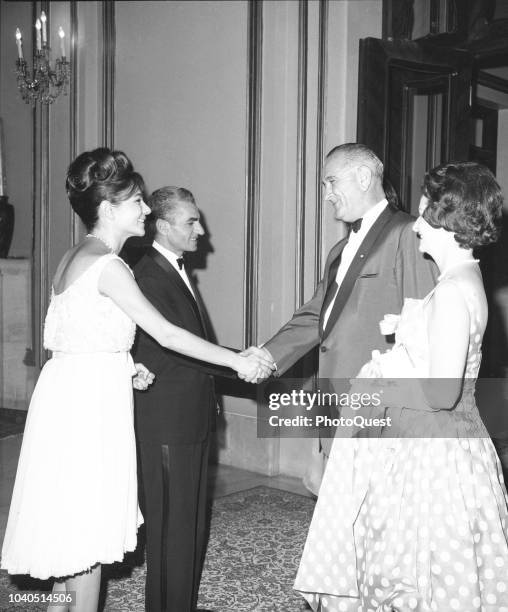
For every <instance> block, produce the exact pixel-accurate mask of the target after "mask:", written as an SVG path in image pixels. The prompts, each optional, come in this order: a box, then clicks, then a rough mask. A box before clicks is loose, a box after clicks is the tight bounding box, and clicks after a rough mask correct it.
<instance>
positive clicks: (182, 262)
mask: <svg viewBox="0 0 508 612" xmlns="http://www.w3.org/2000/svg"><path fill="white" fill-rule="evenodd" d="M176 263H177V264H178V268H179V269H180V270H181V269H182V268H183V266H184V263H185V261H184V259H183V257H179V258H178V259H177V260H176Z"/></svg>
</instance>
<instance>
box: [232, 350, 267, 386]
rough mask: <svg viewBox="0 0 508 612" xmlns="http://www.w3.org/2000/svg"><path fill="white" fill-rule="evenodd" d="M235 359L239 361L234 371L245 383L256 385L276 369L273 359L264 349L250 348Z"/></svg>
mask: <svg viewBox="0 0 508 612" xmlns="http://www.w3.org/2000/svg"><path fill="white" fill-rule="evenodd" d="M237 357H238V359H239V360H240V361H239V362H238V365H237V367H235V369H236V371H237V373H238V377H239V378H241V379H242V380H245V382H249V383H254V384H255V383H258V382H260V381H262V380H264V379H265V378H268V377H269V376H271V375H272V373H273V372H274V371H275V370H276V369H277V366H276V365H275V361H274V360H273V357H272V356H271V354H270V352H269V351H268V350H267V349H265V348H260V347H257V346H250V347H249V348H247V349H245V350H244V351H242V352H241V353H239V354H238V355H237Z"/></svg>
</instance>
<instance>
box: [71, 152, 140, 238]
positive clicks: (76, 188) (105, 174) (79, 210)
mask: <svg viewBox="0 0 508 612" xmlns="http://www.w3.org/2000/svg"><path fill="white" fill-rule="evenodd" d="M65 187H66V189H67V195H68V197H69V201H70V203H71V206H72V208H73V210H74V212H75V213H76V214H77V215H79V217H80V219H81V221H83V223H84V225H85V227H86V229H87V231H91V230H92V229H93V227H94V226H95V224H96V223H97V220H98V210H99V204H100V203H101V202H102V201H103V200H108V201H109V202H111V203H112V204H118V203H119V202H122V201H124V200H127V199H128V198H130V197H132V196H133V195H134V194H135V193H137V192H141V193H142V194H143V195H144V192H145V184H144V181H143V178H142V177H141V175H140V174H138V173H137V172H135V171H134V168H133V167H132V163H131V162H130V160H129V158H128V157H127V156H126V155H125V153H122V151H111V149H107V148H105V147H102V148H99V149H94V150H93V151H85V152H84V153H81V155H78V157H76V159H75V160H74V161H73V162H72V163H71V164H70V166H69V169H68V170H67V179H66V181H65Z"/></svg>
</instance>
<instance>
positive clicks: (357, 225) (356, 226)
mask: <svg viewBox="0 0 508 612" xmlns="http://www.w3.org/2000/svg"><path fill="white" fill-rule="evenodd" d="M349 227H350V228H351V231H353V232H355V234H356V232H358V231H359V230H360V228H361V227H362V219H357V220H356V221H353V223H350V224H349Z"/></svg>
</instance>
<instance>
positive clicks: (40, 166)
mask: <svg viewBox="0 0 508 612" xmlns="http://www.w3.org/2000/svg"><path fill="white" fill-rule="evenodd" d="M39 11H45V13H46V14H47V15H48V19H49V21H50V23H51V4H50V2H49V1H48V0H44V1H43V2H40V3H38V2H36V1H35V0H34V1H33V2H32V22H33V23H34V22H35V20H36V18H37V16H38V15H39ZM33 44H35V41H34V40H33ZM32 117H33V144H34V146H33V152H34V154H33V210H34V214H33V220H34V225H33V229H32V231H33V263H34V265H33V289H34V291H33V295H34V300H33V301H34V319H33V323H32V327H33V329H34V334H33V335H34V338H33V340H34V344H33V349H34V355H33V362H34V365H35V366H36V367H38V368H42V366H43V365H44V363H45V362H46V359H47V353H46V350H45V349H44V346H43V342H42V336H43V329H44V320H45V317H46V311H47V308H48V305H49V278H48V276H49V244H50V239H51V236H50V208H49V181H50V167H49V163H50V162H49V159H50V158H49V155H50V129H49V128H50V123H49V105H47V104H43V105H41V104H39V105H38V106H37V107H36V108H35V109H34V111H33V114H32ZM26 361H27V362H29V361H30V360H29V359H26Z"/></svg>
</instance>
